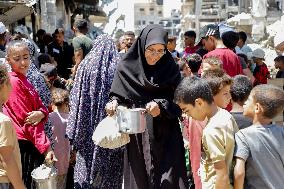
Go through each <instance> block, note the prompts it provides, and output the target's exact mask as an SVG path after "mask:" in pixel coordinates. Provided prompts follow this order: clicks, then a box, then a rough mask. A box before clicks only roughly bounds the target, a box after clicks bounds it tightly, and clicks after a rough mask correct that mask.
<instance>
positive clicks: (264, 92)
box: [251, 84, 284, 119]
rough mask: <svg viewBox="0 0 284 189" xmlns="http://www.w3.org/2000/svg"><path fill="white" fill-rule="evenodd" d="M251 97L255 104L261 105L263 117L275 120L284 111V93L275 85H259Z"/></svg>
mask: <svg viewBox="0 0 284 189" xmlns="http://www.w3.org/2000/svg"><path fill="white" fill-rule="evenodd" d="M251 95H252V97H253V99H254V102H255V103H259V104H260V105H261V106H262V108H263V116H264V117H266V118H269V119H273V118H274V117H275V116H277V114H278V113H280V112H282V111H283V109H284V91H283V90H282V89H281V88H278V87H276V86H274V85H269V84H265V85H258V86H256V87H255V88H254V89H253V90H252V92H251Z"/></svg>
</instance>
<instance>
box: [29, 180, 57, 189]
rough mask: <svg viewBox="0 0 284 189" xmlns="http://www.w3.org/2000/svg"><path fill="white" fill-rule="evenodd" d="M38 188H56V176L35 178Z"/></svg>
mask: <svg viewBox="0 0 284 189" xmlns="http://www.w3.org/2000/svg"><path fill="white" fill-rule="evenodd" d="M34 181H35V185H36V189H56V188H57V186H56V184H57V182H56V177H49V178H46V179H34Z"/></svg>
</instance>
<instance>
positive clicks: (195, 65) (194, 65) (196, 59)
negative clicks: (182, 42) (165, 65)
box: [182, 53, 202, 73]
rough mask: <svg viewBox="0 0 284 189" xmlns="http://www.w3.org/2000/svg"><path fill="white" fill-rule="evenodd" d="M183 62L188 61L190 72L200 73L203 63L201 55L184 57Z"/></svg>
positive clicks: (194, 54)
mask: <svg viewBox="0 0 284 189" xmlns="http://www.w3.org/2000/svg"><path fill="white" fill-rule="evenodd" d="M182 60H184V61H186V63H187V64H188V66H189V68H190V70H191V71H192V72H194V73H195V72H198V70H199V68H200V66H201V63H202V57H201V56H200V55H199V54H196V53H193V54H188V55H186V56H184V57H182Z"/></svg>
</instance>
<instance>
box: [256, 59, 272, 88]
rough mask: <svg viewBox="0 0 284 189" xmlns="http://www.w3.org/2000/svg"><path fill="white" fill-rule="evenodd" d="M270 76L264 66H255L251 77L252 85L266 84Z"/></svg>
mask: <svg viewBox="0 0 284 189" xmlns="http://www.w3.org/2000/svg"><path fill="white" fill-rule="evenodd" d="M269 75H270V73H269V71H268V68H267V66H266V64H264V63H263V64H261V65H256V67H255V68H254V71H253V76H254V78H255V83H254V85H258V84H267V77H268V76H269Z"/></svg>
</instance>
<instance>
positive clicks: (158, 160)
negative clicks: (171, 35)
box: [110, 25, 188, 189]
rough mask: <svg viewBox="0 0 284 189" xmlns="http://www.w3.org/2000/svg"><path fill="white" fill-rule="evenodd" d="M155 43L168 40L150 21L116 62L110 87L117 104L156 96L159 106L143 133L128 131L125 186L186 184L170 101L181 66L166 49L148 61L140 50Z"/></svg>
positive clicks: (142, 102) (140, 103)
mask: <svg viewBox="0 0 284 189" xmlns="http://www.w3.org/2000/svg"><path fill="white" fill-rule="evenodd" d="M153 44H163V45H165V46H166V44H167V32H166V31H165V30H164V29H163V28H162V27H161V26H159V25H150V26H148V27H146V28H145V29H144V30H143V31H142V32H141V34H140V36H139V37H138V38H137V40H136V41H135V43H134V44H133V46H132V47H131V48H130V49H129V51H128V52H127V54H126V55H125V56H124V58H123V59H122V60H121V62H120V63H119V64H118V67H117V71H116V74H115V78H114V81H113V84H112V88H111V94H110V95H111V97H112V99H117V100H118V103H119V105H125V106H127V107H144V108H145V106H146V104H147V103H149V102H151V101H155V102H156V103H157V104H158V105H159V108H160V110H161V114H160V115H159V116H157V117H155V118H152V119H151V118H150V119H148V122H147V130H146V132H144V133H142V134H136V135H130V143H129V144H128V145H127V146H126V149H127V150H126V154H125V162H124V188H125V189H135V188H138V189H148V188H149V189H150V188H151V189H152V188H153V189H160V188H161V189H178V188H180V189H185V188H187V185H188V184H187V176H186V167H185V156H184V147H183V145H184V144H183V139H182V134H181V130H180V128H179V122H178V116H180V114H181V110H180V109H179V107H178V106H177V105H176V104H174V103H173V95H174V90H175V88H176V87H177V85H178V83H179V81H180V73H179V68H178V66H177V65H176V63H175V62H174V60H173V58H172V56H171V54H170V53H169V52H168V51H167V52H166V54H165V55H164V56H163V57H161V59H160V60H159V61H158V62H157V63H156V65H154V66H150V65H148V64H147V62H146V59H145V56H144V53H145V49H146V48H147V47H148V46H150V45H153ZM150 78H151V79H150Z"/></svg>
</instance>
